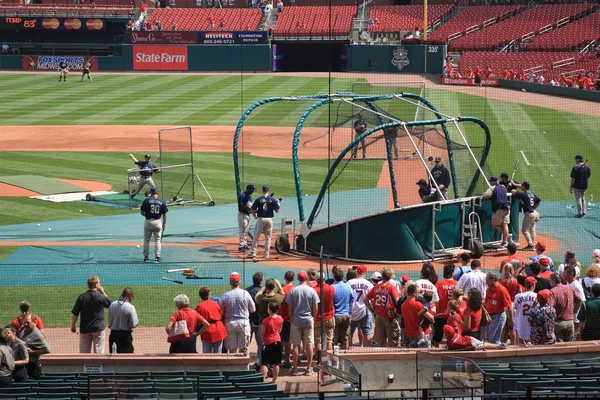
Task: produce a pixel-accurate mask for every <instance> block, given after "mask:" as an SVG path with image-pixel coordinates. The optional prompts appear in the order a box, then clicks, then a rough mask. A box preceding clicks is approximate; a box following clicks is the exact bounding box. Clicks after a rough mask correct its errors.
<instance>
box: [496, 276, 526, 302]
mask: <svg viewBox="0 0 600 400" xmlns="http://www.w3.org/2000/svg"><path fill="white" fill-rule="evenodd" d="M500 284H501V285H502V286H504V287H505V288H506V290H508V295H509V296H510V300H511V301H513V300H514V299H515V296H516V295H517V293H521V292H522V291H523V286H521V285H520V284H519V282H517V280H516V279H511V280H510V281H507V280H506V279H500Z"/></svg>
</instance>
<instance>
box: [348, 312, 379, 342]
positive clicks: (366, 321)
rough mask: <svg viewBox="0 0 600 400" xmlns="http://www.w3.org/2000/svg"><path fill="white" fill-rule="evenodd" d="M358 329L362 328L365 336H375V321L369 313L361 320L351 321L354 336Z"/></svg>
mask: <svg viewBox="0 0 600 400" xmlns="http://www.w3.org/2000/svg"><path fill="white" fill-rule="evenodd" d="M356 328H360V331H361V332H362V334H363V335H366V336H371V335H372V334H373V320H372V319H371V314H369V313H368V312H367V313H366V314H365V316H364V317H362V318H361V319H359V320H354V319H353V320H352V321H350V334H351V335H354V331H355V330H356Z"/></svg>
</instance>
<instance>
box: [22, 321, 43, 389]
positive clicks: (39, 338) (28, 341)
mask: <svg viewBox="0 0 600 400" xmlns="http://www.w3.org/2000/svg"><path fill="white" fill-rule="evenodd" d="M34 319H35V316H34V315H32V314H27V315H26V316H25V318H24V319H23V329H21V332H19V339H21V340H22V341H23V342H25V345H26V346H27V353H28V354H29V362H28V363H27V365H26V366H25V368H26V369H27V376H28V379H38V378H39V377H40V375H41V374H42V366H41V365H40V356H41V355H42V354H48V353H50V345H49V344H48V341H47V340H46V336H44V333H43V332H40V330H39V329H38V328H36V326H35V320H34Z"/></svg>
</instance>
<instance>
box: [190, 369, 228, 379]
mask: <svg viewBox="0 0 600 400" xmlns="http://www.w3.org/2000/svg"><path fill="white" fill-rule="evenodd" d="M185 375H186V376H199V377H201V378H203V377H217V376H221V371H219V370H217V369H214V370H209V369H207V370H192V371H189V370H188V371H186V372H185Z"/></svg>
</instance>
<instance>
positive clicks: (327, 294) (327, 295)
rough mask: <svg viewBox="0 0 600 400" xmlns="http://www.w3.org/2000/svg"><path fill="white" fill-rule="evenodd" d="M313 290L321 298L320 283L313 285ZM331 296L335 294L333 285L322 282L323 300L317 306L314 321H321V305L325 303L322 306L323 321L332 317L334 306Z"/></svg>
mask: <svg viewBox="0 0 600 400" xmlns="http://www.w3.org/2000/svg"><path fill="white" fill-rule="evenodd" d="M315 291H316V292H317V295H318V296H319V299H320V298H321V285H317V286H316V287H315ZM333 296H335V289H334V288H333V286H331V285H328V284H326V283H323V301H321V302H320V303H319V304H318V306H317V315H316V316H315V322H321V306H322V305H323V304H325V308H324V314H323V316H324V318H325V321H329V320H330V319H333V317H334V315H335V307H334V305H333Z"/></svg>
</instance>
